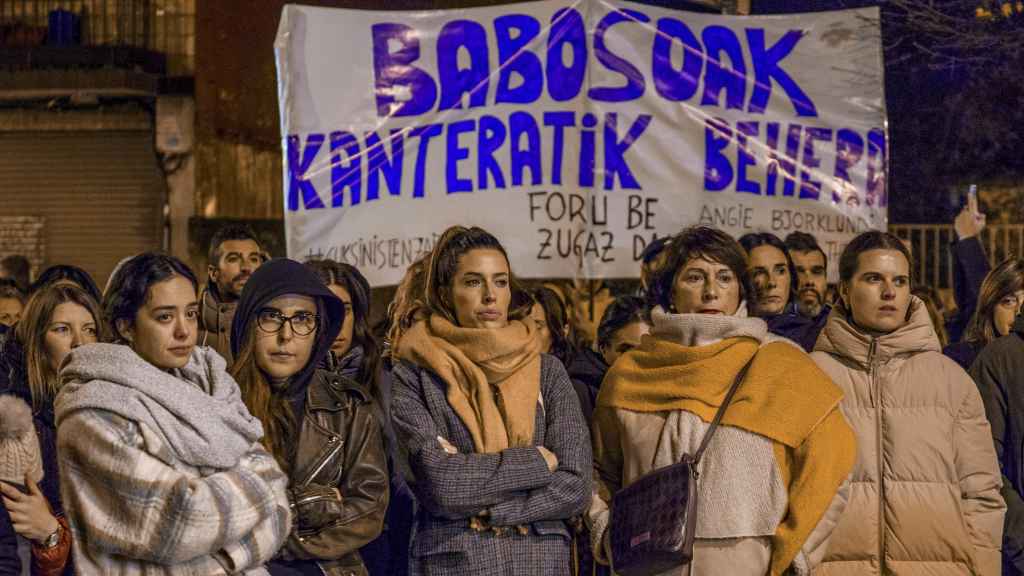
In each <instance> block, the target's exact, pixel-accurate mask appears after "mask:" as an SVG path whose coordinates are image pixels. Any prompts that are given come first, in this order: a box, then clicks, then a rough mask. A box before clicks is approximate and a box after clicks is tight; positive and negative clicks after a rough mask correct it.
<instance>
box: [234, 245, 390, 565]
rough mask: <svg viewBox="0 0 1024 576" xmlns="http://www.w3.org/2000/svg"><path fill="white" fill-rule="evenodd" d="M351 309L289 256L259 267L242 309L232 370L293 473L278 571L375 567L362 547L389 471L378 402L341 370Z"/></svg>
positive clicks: (378, 521)
mask: <svg viewBox="0 0 1024 576" xmlns="http://www.w3.org/2000/svg"><path fill="white" fill-rule="evenodd" d="M344 316H345V307H344V304H343V303H342V302H341V300H339V299H338V298H337V297H336V296H335V295H334V294H333V293H331V291H330V290H328V288H327V287H326V286H325V285H324V283H323V282H322V281H321V280H320V279H319V278H318V277H317V276H316V275H315V274H314V273H313V272H311V271H310V270H308V269H307V268H306V267H305V266H303V265H302V264H300V263H298V262H295V261H294V260H288V259H285V258H279V259H275V260H271V261H270V262H267V263H266V264H264V265H263V266H261V267H260V268H259V269H258V270H257V271H256V272H254V273H253V275H252V278H250V279H249V282H247V283H246V285H245V289H244V290H243V291H242V296H241V298H240V299H239V302H238V308H237V310H236V312H235V321H234V324H233V326H232V331H231V350H232V353H233V354H234V356H235V363H234V365H233V366H232V367H231V374H232V375H233V376H234V377H235V379H236V380H237V381H238V384H239V387H240V388H241V390H242V396H243V398H244V399H245V403H246V405H247V406H248V408H249V410H250V411H251V412H252V414H253V415H254V416H256V417H257V418H259V419H260V421H261V422H262V423H263V427H264V430H265V435H264V437H263V442H264V444H265V445H266V447H267V449H268V450H270V452H271V453H272V454H273V455H274V457H275V458H276V459H277V461H278V463H279V464H280V465H281V468H282V469H283V470H285V472H286V473H287V474H288V477H289V497H290V499H291V504H292V508H293V512H294V515H295V518H296V522H295V523H294V527H293V529H292V534H291V535H290V536H289V538H288V540H287V543H286V544H285V546H284V548H282V550H281V552H280V554H279V555H278V558H277V559H275V561H274V562H271V563H270V564H269V565H267V569H268V570H270V572H271V574H275V575H277V574H325V573H326V574H329V575H333V574H359V575H362V574H366V569H365V567H364V566H363V562H362V559H361V558H360V556H359V552H358V549H359V548H360V547H362V546H363V545H365V544H366V543H367V542H369V541H371V540H373V539H374V538H376V537H377V535H378V534H380V531H381V529H382V527H383V520H384V512H385V510H386V509H387V503H388V472H387V465H386V462H385V455H384V449H383V443H382V440H381V431H380V423H379V421H378V419H377V417H376V416H375V415H374V409H373V400H372V397H371V395H370V392H369V391H368V390H367V389H366V387H365V386H364V385H363V384H360V383H359V382H356V381H355V380H353V379H350V378H346V377H344V376H342V375H340V374H338V373H336V371H335V370H334V369H333V368H334V366H333V363H334V360H333V357H332V355H331V352H330V349H331V345H332V344H333V342H334V340H335V338H336V337H337V335H338V333H339V332H340V331H341V326H342V324H343V322H344Z"/></svg>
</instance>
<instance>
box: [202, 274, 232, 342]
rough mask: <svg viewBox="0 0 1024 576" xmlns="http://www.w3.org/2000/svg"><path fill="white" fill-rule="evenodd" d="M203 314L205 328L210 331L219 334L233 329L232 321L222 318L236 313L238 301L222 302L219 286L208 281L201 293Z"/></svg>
mask: <svg viewBox="0 0 1024 576" xmlns="http://www.w3.org/2000/svg"><path fill="white" fill-rule="evenodd" d="M199 299H200V301H201V302H202V303H203V304H202V314H203V328H205V329H206V330H207V331H208V332H213V333H215V334H218V333H220V332H226V331H228V330H230V329H231V326H230V322H222V321H221V319H222V318H225V317H229V316H231V315H233V314H234V313H235V307H236V306H238V302H237V301H235V302H222V301H221V299H220V295H219V294H218V293H217V287H216V286H214V285H213V284H212V283H210V282H208V283H207V285H206V288H203V293H202V294H201V295H200V298H199Z"/></svg>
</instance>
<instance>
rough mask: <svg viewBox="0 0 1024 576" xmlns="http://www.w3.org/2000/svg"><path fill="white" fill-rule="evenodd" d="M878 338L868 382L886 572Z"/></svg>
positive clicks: (870, 356)
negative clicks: (877, 369) (876, 356)
mask: <svg viewBox="0 0 1024 576" xmlns="http://www.w3.org/2000/svg"><path fill="white" fill-rule="evenodd" d="M877 348H878V340H877V339H875V338H872V339H871V347H870V348H869V349H868V383H869V390H870V392H869V394H871V396H872V402H871V403H872V405H873V406H874V407H875V455H876V460H877V461H876V462H875V463H876V464H877V466H878V571H879V573H880V574H885V470H884V469H883V467H884V465H885V463H884V462H883V460H884V457H883V455H882V390H881V387H880V386H879V384H878V379H877V377H876V374H875V352H876V351H877Z"/></svg>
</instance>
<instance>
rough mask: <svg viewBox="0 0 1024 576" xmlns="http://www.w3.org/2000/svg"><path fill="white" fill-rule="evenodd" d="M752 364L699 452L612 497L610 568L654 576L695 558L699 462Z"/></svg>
mask: <svg viewBox="0 0 1024 576" xmlns="http://www.w3.org/2000/svg"><path fill="white" fill-rule="evenodd" d="M749 367H750V363H749V362H748V363H747V365H746V366H744V367H743V369H742V370H740V372H739V374H737V375H736V380H735V381H734V382H733V383H732V386H731V387H730V388H729V392H728V393H727V394H726V395H725V400H724V401H723V402H722V405H721V406H719V408H718V412H716V413H715V418H714V420H712V421H711V426H709V427H708V431H707V432H706V433H705V434H704V439H703V440H701V443H700V447H699V448H698V449H697V452H696V454H693V455H690V454H685V455H683V458H682V461H681V462H679V463H677V464H672V465H671V466H665V467H664V468H658V469H657V470H653V471H651V472H648V473H647V474H644V475H643V476H641V477H640V478H637V480H636V481H635V482H633V483H632V484H630V485H629V486H626V487H625V488H623V489H622V490H619V491H618V492H616V493H615V496H614V497H613V498H612V509H611V519H610V520H609V530H610V531H611V535H610V543H611V549H612V550H611V551H612V567H613V569H614V570H615V573H616V574H621V575H622V576H651V575H653V574H660V573H662V572H665V571H667V570H671V569H673V568H678V567H680V566H684V565H686V564H688V563H689V562H690V560H691V559H692V558H693V540H694V530H695V528H696V524H697V476H698V474H697V465H698V464H699V463H700V459H701V457H702V456H703V455H704V450H706V449H707V447H708V444H709V443H710V442H711V438H712V437H713V436H714V435H715V430H717V429H718V424H719V423H720V422H721V420H722V416H723V415H724V414H725V409H726V408H728V407H729V403H730V402H732V398H733V396H735V395H736V390H738V389H739V387H740V383H741V382H742V381H743V377H744V376H745V375H746V373H747V369H748V368H749Z"/></svg>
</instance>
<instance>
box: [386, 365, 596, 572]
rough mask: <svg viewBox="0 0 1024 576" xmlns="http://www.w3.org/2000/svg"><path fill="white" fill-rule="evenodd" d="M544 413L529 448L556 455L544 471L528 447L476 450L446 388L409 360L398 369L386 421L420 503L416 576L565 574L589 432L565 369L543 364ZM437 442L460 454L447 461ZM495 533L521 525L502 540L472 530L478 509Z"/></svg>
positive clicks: (583, 491)
mask: <svg viewBox="0 0 1024 576" xmlns="http://www.w3.org/2000/svg"><path fill="white" fill-rule="evenodd" d="M540 374H541V387H540V389H541V397H542V402H541V405H540V406H538V409H537V417H536V427H535V429H534V437H533V439H534V444H535V445H537V446H544V447H546V448H547V449H548V450H551V451H552V452H553V453H554V454H555V455H556V456H557V457H558V469H557V470H555V472H553V473H552V472H550V471H549V470H548V467H547V464H545V461H544V458H543V457H542V456H541V455H540V452H539V451H538V450H537V449H536V448H534V447H519V448H508V449H506V450H503V451H502V452H499V453H496V454H477V453H474V452H473V441H472V438H471V437H470V434H469V431H468V430H467V429H466V427H465V425H463V423H462V421H461V420H460V419H459V417H458V416H457V415H456V414H455V411H454V410H452V408H451V406H450V405H449V404H448V401H447V399H446V395H445V390H446V385H445V384H444V382H443V381H442V380H441V379H440V378H439V377H438V376H437V375H435V374H433V373H432V372H430V371H429V370H426V369H422V368H419V367H417V366H414V365H412V364H409V363H407V362H402V363H400V364H396V365H395V368H394V392H393V393H394V399H393V404H392V419H393V421H394V426H395V431H396V432H397V434H398V438H399V443H400V444H401V445H402V449H403V451H404V452H406V453H407V458H408V463H409V469H410V470H411V471H412V474H413V476H414V477H415V478H414V480H413V481H412V482H411V487H412V490H413V492H414V493H415V495H416V497H417V499H418V500H419V502H420V506H419V507H418V508H419V512H418V514H417V518H416V522H415V527H414V529H413V537H412V543H411V549H410V560H409V564H410V566H409V574H410V575H412V576H418V575H423V576H436V575H441V576H445V575H449V574H450V575H453V576H476V575H479V576H565V575H568V574H571V568H570V565H571V548H570V544H571V533H572V532H571V529H570V528H569V526H568V525H567V524H566V521H567V520H569V519H570V518H572V517H574V516H577V515H579V514H581V513H582V512H583V511H584V510H586V509H587V507H588V506H589V503H590V495H591V466H592V462H591V452H590V434H589V430H588V427H587V424H586V422H585V421H584V419H583V413H582V411H581V410H580V406H579V400H578V399H577V397H576V393H575V392H574V391H573V387H572V384H571V383H570V381H569V377H568V375H567V374H566V372H565V368H564V367H563V366H562V364H561V362H559V361H558V360H557V359H556V358H554V357H553V356H548V355H543V356H542V357H541V371H540ZM438 436H440V437H443V438H444V439H446V440H447V441H448V442H450V443H451V444H452V445H454V446H455V447H456V448H457V449H458V451H459V452H458V454H448V453H446V452H445V451H444V449H443V448H442V447H441V444H440V443H439V442H438ZM485 510H486V511H487V512H489V514H490V518H491V524H493V525H497V526H517V525H525V526H528V527H529V529H528V531H527V534H525V535H523V534H520V533H519V532H518V531H516V530H515V529H512V530H509V531H508V533H507V534H505V535H500V536H499V535H495V534H494V533H493V532H482V533H481V532H477V531H476V530H473V529H472V528H470V527H469V521H470V518H471V517H473V516H475V515H477V514H479V513H480V512H482V511H485Z"/></svg>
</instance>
